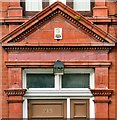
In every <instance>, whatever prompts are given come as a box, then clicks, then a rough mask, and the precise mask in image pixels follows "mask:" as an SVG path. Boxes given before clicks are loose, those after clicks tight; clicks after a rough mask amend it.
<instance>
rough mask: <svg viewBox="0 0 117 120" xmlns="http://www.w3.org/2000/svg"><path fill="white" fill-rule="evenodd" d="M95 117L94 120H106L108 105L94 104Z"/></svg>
mask: <svg viewBox="0 0 117 120" xmlns="http://www.w3.org/2000/svg"><path fill="white" fill-rule="evenodd" d="M95 115H96V116H95V117H96V118H101V119H102V118H106V119H107V118H108V104H107V103H106V104H105V103H96V107H95Z"/></svg>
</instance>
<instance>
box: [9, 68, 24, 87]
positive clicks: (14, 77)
mask: <svg viewBox="0 0 117 120" xmlns="http://www.w3.org/2000/svg"><path fill="white" fill-rule="evenodd" d="M8 76H9V77H8V79H9V88H21V87H22V73H21V68H9V70H8Z"/></svg>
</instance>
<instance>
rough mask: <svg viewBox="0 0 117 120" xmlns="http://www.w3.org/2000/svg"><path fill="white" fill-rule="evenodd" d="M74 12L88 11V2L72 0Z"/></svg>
mask: <svg viewBox="0 0 117 120" xmlns="http://www.w3.org/2000/svg"><path fill="white" fill-rule="evenodd" d="M74 10H75V11H90V0H74Z"/></svg>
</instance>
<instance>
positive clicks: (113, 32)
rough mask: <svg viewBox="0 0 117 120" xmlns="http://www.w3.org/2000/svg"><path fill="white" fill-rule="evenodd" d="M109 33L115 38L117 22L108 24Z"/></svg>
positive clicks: (116, 35) (116, 36)
mask: <svg viewBox="0 0 117 120" xmlns="http://www.w3.org/2000/svg"><path fill="white" fill-rule="evenodd" d="M108 30H109V34H111V35H113V36H114V37H115V38H116V39H117V24H113V25H109V27H108Z"/></svg>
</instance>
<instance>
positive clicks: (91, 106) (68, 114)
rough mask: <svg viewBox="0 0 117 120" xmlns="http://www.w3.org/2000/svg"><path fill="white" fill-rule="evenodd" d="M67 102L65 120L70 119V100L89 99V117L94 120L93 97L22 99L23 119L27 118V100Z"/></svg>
mask: <svg viewBox="0 0 117 120" xmlns="http://www.w3.org/2000/svg"><path fill="white" fill-rule="evenodd" d="M29 99H30V100H41V99H45V100H46V99H49V100H56V99H59V100H67V118H70V99H84V100H85V99H89V110H90V112H89V117H90V118H95V107H94V101H93V100H94V97H78V96H77V97H57V96H55V97H23V100H24V102H23V118H28V100H29Z"/></svg>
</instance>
